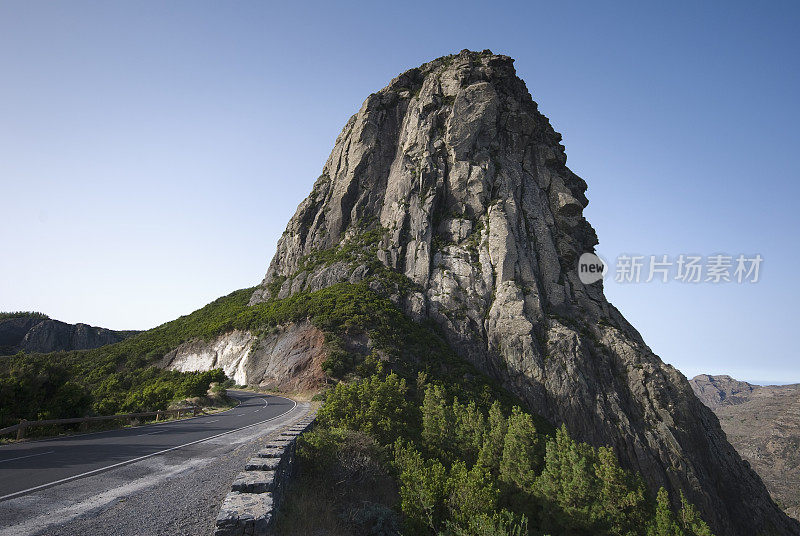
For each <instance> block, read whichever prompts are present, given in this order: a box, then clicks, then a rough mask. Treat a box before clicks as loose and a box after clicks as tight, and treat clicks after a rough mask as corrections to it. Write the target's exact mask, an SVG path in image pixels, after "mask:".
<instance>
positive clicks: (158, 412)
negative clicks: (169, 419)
mask: <svg viewBox="0 0 800 536" xmlns="http://www.w3.org/2000/svg"><path fill="white" fill-rule="evenodd" d="M160 420H161V410H160V409H159V410H156V422H158V421H160Z"/></svg>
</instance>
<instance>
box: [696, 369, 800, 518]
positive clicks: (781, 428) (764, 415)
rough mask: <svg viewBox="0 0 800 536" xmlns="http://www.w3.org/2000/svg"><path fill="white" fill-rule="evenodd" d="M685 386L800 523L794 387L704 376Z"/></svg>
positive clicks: (799, 408) (798, 392)
mask: <svg viewBox="0 0 800 536" xmlns="http://www.w3.org/2000/svg"><path fill="white" fill-rule="evenodd" d="M689 383H690V384H691V385H692V389H694V392H695V393H696V394H697V396H698V397H699V398H700V399H701V400H702V401H703V402H704V403H705V404H706V405H707V406H708V407H710V408H711V409H712V410H714V413H715V414H716V415H717V417H718V418H719V422H720V424H721V425H722V429H723V430H724V431H725V434H726V435H727V437H728V440H729V441H730V442H731V444H732V445H733V446H734V447H736V450H737V451H738V452H739V454H741V455H742V457H743V458H744V459H745V460H747V461H748V462H749V463H750V464H751V465H752V466H753V469H755V470H756V472H757V473H758V474H759V475H761V478H763V479H764V483H765V484H766V486H767V489H769V491H770V493H771V494H772V496H773V497H775V500H776V501H778V504H780V505H781V506H782V507H783V508H784V510H785V511H786V512H787V513H788V514H789V515H791V516H792V517H794V518H796V519H800V496H798V490H800V450H798V448H797V447H798V445H800V384H793V385H753V384H750V383H746V382H742V381H737V380H734V379H733V378H731V377H730V376H709V375H706V374H703V375H700V376H696V377H694V378H692V379H691V380H690V382H689Z"/></svg>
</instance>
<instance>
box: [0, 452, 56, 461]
mask: <svg viewBox="0 0 800 536" xmlns="http://www.w3.org/2000/svg"><path fill="white" fill-rule="evenodd" d="M54 452H55V451H54V450H48V451H47V452H40V453H39V454H28V455H27V456H17V457H16V458H9V459H7V460H0V463H3V462H13V461H14V460H22V459H23V458H33V457H34V456H44V455H45V454H52V453H54Z"/></svg>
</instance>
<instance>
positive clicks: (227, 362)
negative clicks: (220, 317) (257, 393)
mask: <svg viewBox="0 0 800 536" xmlns="http://www.w3.org/2000/svg"><path fill="white" fill-rule="evenodd" d="M324 343H325V335H324V334H323V333H322V332H321V331H320V330H319V329H317V328H316V327H314V326H313V325H312V324H311V323H310V322H301V323H298V324H290V325H288V326H283V327H281V328H276V329H274V330H272V331H271V332H270V333H267V334H265V335H263V336H261V337H257V336H256V335H255V334H253V333H250V332H249V331H239V330H234V331H231V332H228V333H224V334H222V335H220V336H218V337H216V338H215V339H213V340H211V341H202V340H193V341H189V342H185V343H183V344H181V345H180V346H179V347H178V348H176V349H175V350H173V351H172V352H170V353H168V354H167V355H166V356H164V358H163V360H162V363H161V365H162V367H164V368H168V369H171V370H178V371H181V372H188V371H205V370H211V369H214V368H221V369H223V370H224V371H225V374H226V375H227V376H228V377H230V378H233V380H234V381H235V382H236V383H237V384H240V385H258V386H260V387H266V388H274V389H283V390H287V391H303V390H309V389H315V388H317V387H319V386H320V385H321V384H322V383H323V382H324V380H325V375H324V373H323V372H322V366H321V365H322V361H324V359H325V357H326V352H325V349H324V348H323V345H324Z"/></svg>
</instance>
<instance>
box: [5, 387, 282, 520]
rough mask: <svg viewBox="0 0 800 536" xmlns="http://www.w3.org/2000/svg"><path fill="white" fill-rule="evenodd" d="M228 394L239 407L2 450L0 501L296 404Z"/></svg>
mask: <svg viewBox="0 0 800 536" xmlns="http://www.w3.org/2000/svg"><path fill="white" fill-rule="evenodd" d="M228 394H229V395H231V396H232V397H234V398H237V399H239V400H240V401H241V403H240V405H239V406H237V407H235V408H233V409H230V410H227V411H224V412H221V413H215V414H213V415H208V416H201V417H194V418H191V419H185V420H181V421H171V422H164V423H156V424H150V425H144V426H138V427H136V428H125V429H122V430H110V431H107V432H96V433H90V434H83V435H76V436H68V437H61V438H56V439H46V440H41V441H31V442H26V443H16V444H12V445H6V446H3V447H0V501H5V500H8V499H13V498H15V497H20V496H23V495H27V494H29V493H33V492H35V491H38V490H42V489H46V488H49V487H51V486H55V485H57V484H62V483H66V482H69V481H72V480H75V479H78V478H83V477H87V476H91V475H96V474H99V473H102V472H105V471H107V470H109V469H113V468H115V467H120V466H124V465H127V464H130V463H134V462H137V461H139V460H143V459H147V458H150V457H153V456H158V455H160V454H164V453H167V452H171V451H175V450H177V449H181V448H183V447H188V446H190V445H196V444H198V443H202V442H204V441H207V440H209V439H212V438H216V437H219V436H222V435H225V434H229V433H232V432H236V431H238V430H242V429H245V428H249V427H252V426H256V425H259V424H263V423H267V422H269V421H273V420H277V419H279V418H280V417H281V416H282V415H284V414H286V413H288V412H289V411H291V410H292V409H294V407H295V406H296V405H297V403H296V402H294V401H293V400H290V399H288V398H282V397H278V396H271V395H261V394H256V393H250V392H247V391H229V392H228ZM0 504H1V503H0ZM0 525H2V524H0Z"/></svg>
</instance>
